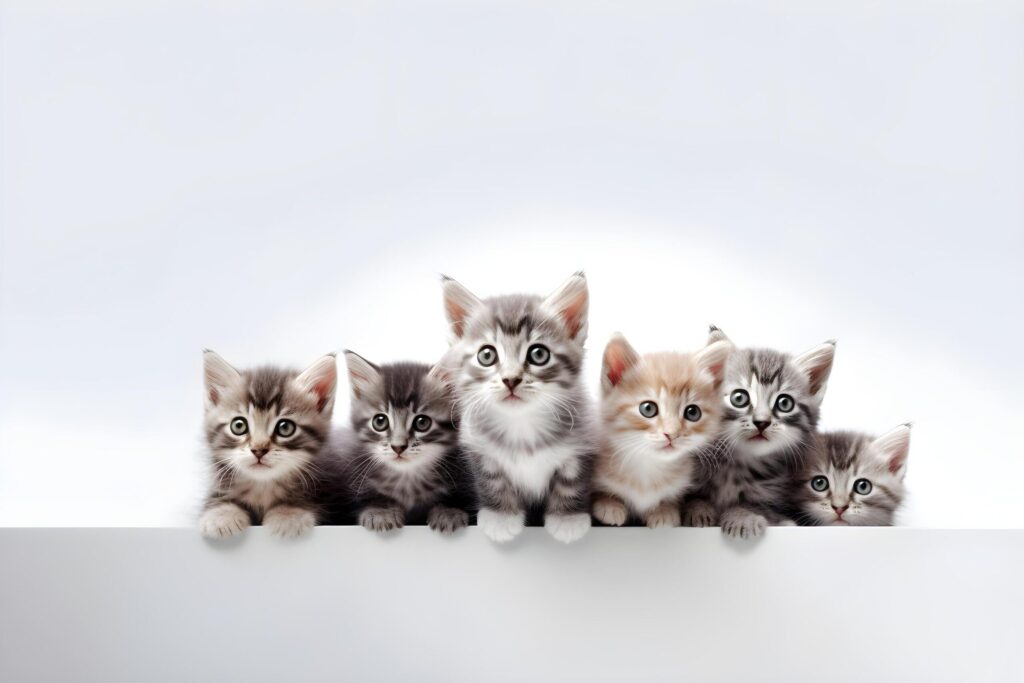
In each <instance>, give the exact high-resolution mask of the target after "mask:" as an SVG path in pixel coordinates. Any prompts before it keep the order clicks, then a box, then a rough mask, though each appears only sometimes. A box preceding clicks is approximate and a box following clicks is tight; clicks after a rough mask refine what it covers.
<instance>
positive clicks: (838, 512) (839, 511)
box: [832, 505, 850, 517]
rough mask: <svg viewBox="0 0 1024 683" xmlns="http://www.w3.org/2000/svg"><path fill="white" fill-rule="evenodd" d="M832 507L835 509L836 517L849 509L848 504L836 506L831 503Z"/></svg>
mask: <svg viewBox="0 0 1024 683" xmlns="http://www.w3.org/2000/svg"><path fill="white" fill-rule="evenodd" d="M832 509H833V510H835V511H836V517H842V516H843V513H844V512H846V511H847V510H849V509H850V506H849V505H844V506H843V507H841V508H837V507H836V506H835V505H833V506H832Z"/></svg>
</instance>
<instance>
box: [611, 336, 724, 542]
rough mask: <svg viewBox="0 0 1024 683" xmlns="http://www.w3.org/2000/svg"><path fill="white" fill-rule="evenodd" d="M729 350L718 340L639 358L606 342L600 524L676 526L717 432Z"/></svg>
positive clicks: (622, 342)
mask: <svg viewBox="0 0 1024 683" xmlns="http://www.w3.org/2000/svg"><path fill="white" fill-rule="evenodd" d="M732 348H733V347H732V344H731V343H730V342H728V341H716V342H714V343H711V344H708V345H707V346H706V347H704V348H703V349H701V350H700V351H698V352H696V353H673V352H664V353H650V354H646V355H644V356H640V355H639V354H638V353H637V352H636V351H634V350H633V347H632V346H630V345H629V342H627V341H626V339H625V337H623V336H622V335H619V334H617V335H615V336H614V337H612V340H611V341H610V342H608V346H607V347H605V350H604V362H603V364H602V369H601V373H602V374H601V412H602V437H603V438H602V444H601V450H600V453H599V455H598V458H597V461H596V463H595V472H594V499H593V500H594V504H593V510H592V512H593V515H594V517H595V518H596V519H597V520H598V521H600V522H602V523H604V524H611V525H614V526H621V525H622V524H625V523H626V521H627V519H629V518H630V517H631V516H632V517H634V518H637V519H639V520H641V521H643V522H644V523H645V524H646V525H647V526H649V527H651V528H655V527H660V526H679V523H680V502H681V500H682V497H683V494H685V493H686V492H687V491H688V490H689V489H690V488H692V487H693V486H694V485H695V483H696V482H695V481H694V479H695V476H696V470H697V454H698V452H699V451H700V449H701V448H703V447H704V446H706V445H708V444H710V443H711V441H712V440H713V439H714V437H715V435H716V434H717V432H718V423H719V419H720V418H721V414H722V401H721V397H720V396H719V395H718V393H719V388H720V386H721V383H722V376H723V372H724V367H725V361H726V359H727V358H728V357H729V353H730V352H731V351H732Z"/></svg>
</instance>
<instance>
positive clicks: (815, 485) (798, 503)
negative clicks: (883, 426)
mask: <svg viewBox="0 0 1024 683" xmlns="http://www.w3.org/2000/svg"><path fill="white" fill-rule="evenodd" d="M909 454H910V425H909V424H903V425H900V426H899V427H896V428H895V429H893V430H890V431H889V432H886V433H885V434H883V435H882V436H880V437H878V438H877V439H876V438H874V437H872V436H868V435H867V434H861V433H858V432H827V433H821V434H818V435H817V438H816V439H815V440H814V446H813V447H812V448H811V449H809V451H808V453H807V458H806V460H805V462H804V466H803V467H801V468H800V469H799V470H797V471H796V472H795V475H794V477H793V480H792V489H791V493H790V502H791V507H792V514H793V516H794V518H795V519H796V520H797V523H799V524H802V525H806V526H815V525H823V524H829V525H855V526H891V525H892V523H893V517H894V516H895V514H896V510H897V508H899V506H900V504H902V503H903V497H904V490H903V477H904V475H906V473H907V456H908V455H909Z"/></svg>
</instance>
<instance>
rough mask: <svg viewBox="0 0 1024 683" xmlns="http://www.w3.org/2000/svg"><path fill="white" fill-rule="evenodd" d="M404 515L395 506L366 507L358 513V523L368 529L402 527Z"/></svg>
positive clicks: (384, 529) (386, 529) (383, 529)
mask: <svg viewBox="0 0 1024 683" xmlns="http://www.w3.org/2000/svg"><path fill="white" fill-rule="evenodd" d="M404 517H405V515H403V514H402V511H401V510H398V509H396V508H366V509H365V510H363V511H362V512H360V513H359V523H360V524H362V525H363V526H364V527H366V528H367V529H369V530H370V531H391V530H393V529H401V528H402V523H403V522H404V521H405V520H404V519H403V518H404Z"/></svg>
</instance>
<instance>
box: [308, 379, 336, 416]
mask: <svg viewBox="0 0 1024 683" xmlns="http://www.w3.org/2000/svg"><path fill="white" fill-rule="evenodd" d="M333 385H334V383H333V382H331V378H330V377H325V378H324V379H322V380H320V381H319V382H317V383H316V384H314V385H313V389H312V391H313V393H314V394H316V398H317V401H316V409H317V412H320V411H322V410H323V409H324V406H326V405H327V401H328V400H329V399H330V397H331V387H332V386H333Z"/></svg>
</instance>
